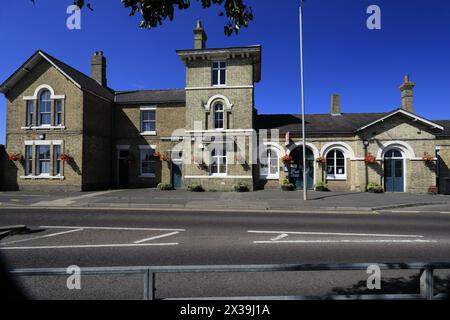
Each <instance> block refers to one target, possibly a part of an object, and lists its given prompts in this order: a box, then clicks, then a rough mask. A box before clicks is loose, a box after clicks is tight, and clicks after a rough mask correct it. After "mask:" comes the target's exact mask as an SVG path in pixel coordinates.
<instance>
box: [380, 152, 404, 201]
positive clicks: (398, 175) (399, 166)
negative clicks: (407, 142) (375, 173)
mask: <svg viewBox="0 0 450 320" xmlns="http://www.w3.org/2000/svg"><path fill="white" fill-rule="evenodd" d="M403 163H404V161H403V157H402V154H401V152H400V151H398V150H390V151H388V152H387V153H386V156H385V158H384V184H385V189H386V192H405V174H404V171H405V168H404V165H403Z"/></svg>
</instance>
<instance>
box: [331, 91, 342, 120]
mask: <svg viewBox="0 0 450 320" xmlns="http://www.w3.org/2000/svg"><path fill="white" fill-rule="evenodd" d="M331 115H332V116H340V115H341V96H340V95H338V94H333V95H332V96H331Z"/></svg>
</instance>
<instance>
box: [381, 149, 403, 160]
mask: <svg viewBox="0 0 450 320" xmlns="http://www.w3.org/2000/svg"><path fill="white" fill-rule="evenodd" d="M384 157H385V158H389V159H402V158H403V155H402V153H401V152H400V150H397V149H391V150H389V151H388V152H386V154H385V155H384Z"/></svg>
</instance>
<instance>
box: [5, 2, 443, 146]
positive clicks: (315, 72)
mask: <svg viewBox="0 0 450 320" xmlns="http://www.w3.org/2000/svg"><path fill="white" fill-rule="evenodd" d="M72 2H73V1H72V0H58V1H54V0H37V5H36V6H33V5H32V4H31V2H30V1H29V0H15V1H8V5H7V6H2V7H1V9H0V41H1V43H2V50H1V51H0V61H1V65H0V82H3V81H4V80H5V79H6V78H7V77H8V76H9V75H11V73H12V72H14V71H15V70H16V69H17V67H19V66H20V65H21V64H22V63H23V62H24V61H25V60H26V59H27V58H28V57H29V56H30V55H31V54H32V53H33V52H34V51H36V50H37V49H43V50H45V51H47V52H48V53H50V54H52V55H54V56H55V57H57V58H59V59H60V60H62V61H64V62H66V63H68V64H70V65H72V66H73V67H75V68H77V69H79V70H80V71H82V72H84V73H87V74H89V68H90V66H89V63H90V56H91V54H92V53H93V52H94V51H96V50H103V51H104V53H105V55H106V56H107V58H108V81H109V85H110V86H111V87H112V88H113V89H116V90H131V89H157V88H183V87H184V79H185V72H184V69H183V65H182V64H181V62H180V61H179V60H178V57H177V56H176V54H175V50H176V49H188V48H192V46H193V34H192V28H193V27H194V25H195V22H196V20H197V19H201V20H203V22H204V25H205V28H206V31H207V33H208V37H209V39H208V43H207V45H208V46H209V47H224V46H239V45H253V44H261V45H262V46H263V67H262V81H261V83H260V84H258V85H257V86H256V106H257V108H258V110H259V112H260V113H298V110H299V109H300V93H299V88H300V81H299V40H298V9H297V8H298V3H299V1H288V0H280V1H277V2H276V3H279V4H280V5H279V7H276V6H274V5H273V4H272V3H274V1H261V0H259V1H258V0H250V1H249V0H247V2H248V3H249V4H251V5H252V6H253V9H254V14H255V21H254V22H253V23H252V24H251V26H250V28H249V29H245V30H243V31H242V33H241V34H240V35H239V36H232V37H229V38H228V37H226V36H225V35H224V33H223V25H224V23H225V19H224V18H221V17H218V15H217V13H218V10H217V9H214V10H203V9H201V7H200V5H199V4H198V3H197V2H196V1H192V2H193V7H192V8H191V9H190V10H188V11H185V12H177V13H176V16H175V20H174V21H173V22H169V23H166V24H165V25H164V26H162V27H159V28H157V29H153V30H140V29H139V28H138V18H137V17H128V12H127V11H126V10H125V9H124V8H123V7H122V5H121V2H120V0H91V2H92V4H93V6H94V9H95V11H94V12H90V11H88V10H84V11H83V13H82V30H81V31H69V30H67V28H66V18H67V14H66V8H67V5H69V4H71V3H72ZM371 4H376V5H379V6H380V7H381V10H382V30H381V31H369V30H368V29H367V28H366V19H367V17H368V15H367V14H366V9H367V7H368V6H369V5H371ZM304 14H305V23H304V28H305V63H306V75H305V76H306V80H305V84H306V90H307V96H306V102H307V112H308V113H326V112H329V104H330V102H329V100H330V95H331V94H332V93H340V94H341V95H342V108H343V111H344V112H379V111H388V110H392V109H394V108H397V107H398V106H399V105H400V92H399V90H398V87H399V86H400V84H401V82H402V78H403V75H404V74H405V73H409V74H410V76H411V79H412V81H415V82H416V84H417V86H416V89H415V108H416V112H417V113H418V114H420V115H422V116H425V117H427V118H429V119H450V111H449V110H450V1H448V0H427V1H425V0H395V1H392V0H370V1H368V0H342V1H336V0H307V1H306V5H305V10H304ZM5 106H6V100H5V98H4V97H3V96H2V97H1V98H0V143H4V141H5Z"/></svg>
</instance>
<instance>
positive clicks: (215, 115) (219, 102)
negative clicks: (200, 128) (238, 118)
mask: <svg viewBox="0 0 450 320" xmlns="http://www.w3.org/2000/svg"><path fill="white" fill-rule="evenodd" d="M218 105H221V106H222V111H216V107H217V106H218ZM212 109H213V121H214V130H225V105H224V104H223V102H222V101H217V102H216V103H214V105H213V108H212ZM217 114H221V115H222V127H217V126H216V121H217Z"/></svg>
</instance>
